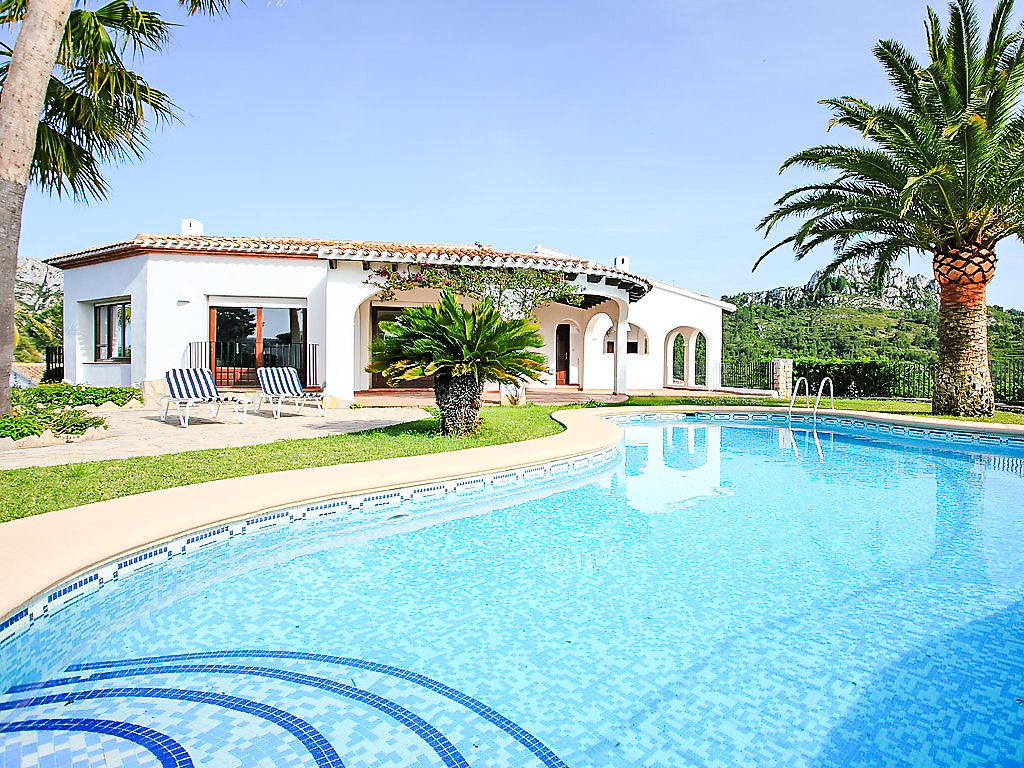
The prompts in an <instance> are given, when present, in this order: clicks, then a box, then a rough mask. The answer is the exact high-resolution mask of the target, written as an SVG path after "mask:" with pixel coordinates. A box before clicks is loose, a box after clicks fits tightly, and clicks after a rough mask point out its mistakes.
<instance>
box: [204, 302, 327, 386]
mask: <svg viewBox="0 0 1024 768" xmlns="http://www.w3.org/2000/svg"><path fill="white" fill-rule="evenodd" d="M210 342H211V343H210V367H211V368H212V369H213V373H214V378H215V379H216V381H217V386H225V387H255V386H258V383H257V381H256V369H257V368H259V367H261V366H282V367H285V366H287V367H291V368H295V369H296V370H297V371H298V372H299V377H300V378H301V379H302V380H303V381H305V380H306V371H307V365H308V362H309V361H308V359H307V346H306V310H305V309H302V308H289V307H210Z"/></svg>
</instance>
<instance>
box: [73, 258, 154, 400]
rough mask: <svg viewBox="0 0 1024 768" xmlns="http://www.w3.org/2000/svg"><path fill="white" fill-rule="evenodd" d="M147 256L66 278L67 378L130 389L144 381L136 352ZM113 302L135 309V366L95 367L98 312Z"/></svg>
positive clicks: (109, 364) (107, 364) (84, 269)
mask: <svg viewBox="0 0 1024 768" xmlns="http://www.w3.org/2000/svg"><path fill="white" fill-rule="evenodd" d="M146 272H147V259H146V257H145V256H132V257H130V258H127V259H118V260H116V261H108V262H104V263H102V264H94V265H91V266H88V267H80V268H78V269H69V270H66V271H65V272H64V378H65V380H67V381H70V382H72V383H75V384H92V385H94V386H97V387H127V386H131V385H132V384H133V383H137V382H139V381H141V380H142V378H143V376H142V371H143V364H144V353H142V351H141V350H140V352H139V353H138V354H136V352H135V346H136V345H137V344H140V342H141V339H140V338H139V337H138V336H136V327H135V313H136V311H137V310H141V311H140V314H139V316H140V317H144V316H145V311H146V310H145V308H146V299H147V296H146ZM112 299H129V300H130V301H131V303H132V360H131V362H130V363H118V362H96V361H95V343H96V340H95V327H94V322H95V320H94V318H95V313H94V307H95V305H96V304H97V303H103V302H106V301H108V300H112Z"/></svg>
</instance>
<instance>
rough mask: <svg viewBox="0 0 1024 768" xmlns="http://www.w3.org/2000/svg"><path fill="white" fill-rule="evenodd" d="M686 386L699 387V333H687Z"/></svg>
mask: <svg viewBox="0 0 1024 768" xmlns="http://www.w3.org/2000/svg"><path fill="white" fill-rule="evenodd" d="M685 381H686V386H688V387H694V386H696V385H697V331H687V332H686V380H685Z"/></svg>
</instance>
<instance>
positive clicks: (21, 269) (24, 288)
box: [14, 259, 64, 312]
mask: <svg viewBox="0 0 1024 768" xmlns="http://www.w3.org/2000/svg"><path fill="white" fill-rule="evenodd" d="M63 295H64V273H63V272H61V271H60V270H59V269H56V268H54V267H51V266H49V265H47V264H44V263H43V262H41V261H38V260H37V259H22V260H20V261H19V262H18V273H17V276H16V278H15V285H14V297H15V299H16V300H17V301H18V303H19V304H21V305H22V306H24V307H26V308H28V309H30V310H32V311H33V312H38V311H40V310H43V309H48V308H49V307H52V306H54V305H55V304H57V303H58V302H60V300H61V298H62V297H63Z"/></svg>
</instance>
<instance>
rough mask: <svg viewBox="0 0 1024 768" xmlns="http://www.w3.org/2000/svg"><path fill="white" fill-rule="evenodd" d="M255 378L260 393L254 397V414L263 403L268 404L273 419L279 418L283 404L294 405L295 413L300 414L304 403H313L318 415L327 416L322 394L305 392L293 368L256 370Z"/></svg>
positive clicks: (297, 373)
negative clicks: (257, 380)
mask: <svg viewBox="0 0 1024 768" xmlns="http://www.w3.org/2000/svg"><path fill="white" fill-rule="evenodd" d="M256 378H257V379H259V382H260V393H259V394H258V395H257V396H256V413H259V412H260V410H261V409H262V408H263V401H264V400H266V401H267V402H269V403H270V410H271V411H272V412H273V414H274V418H275V419H279V418H281V406H282V405H284V403H285V402H289V403H295V412H296V413H302V406H303V404H305V403H314V404H315V405H316V407H317V408H319V409H320V415H321V416H326V415H327V408H326V403H325V402H324V394H323V392H306V391H305V389H304V388H303V386H302V381H301V380H300V379H299V372H298V371H296V370H295V369H294V368H287V367H281V368H271V367H264V368H257V369H256Z"/></svg>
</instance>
